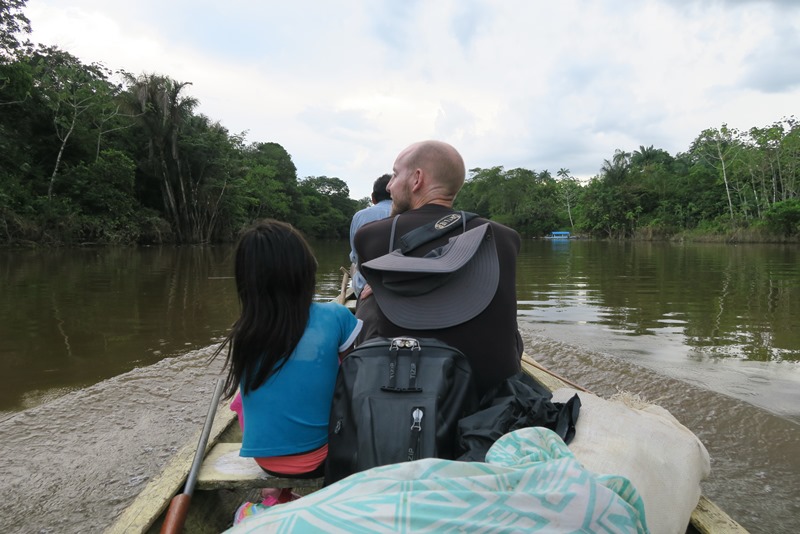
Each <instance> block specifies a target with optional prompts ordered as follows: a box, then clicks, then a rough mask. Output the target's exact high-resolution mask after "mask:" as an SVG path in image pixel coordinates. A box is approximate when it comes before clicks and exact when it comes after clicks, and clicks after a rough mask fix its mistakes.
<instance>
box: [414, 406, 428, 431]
mask: <svg viewBox="0 0 800 534" xmlns="http://www.w3.org/2000/svg"><path fill="white" fill-rule="evenodd" d="M423 415H425V414H424V413H423V411H422V410H421V409H419V408H414V411H413V412H411V417H412V419H413V422H412V423H411V430H422V416H423Z"/></svg>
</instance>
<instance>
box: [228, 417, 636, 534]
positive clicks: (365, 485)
mask: <svg viewBox="0 0 800 534" xmlns="http://www.w3.org/2000/svg"><path fill="white" fill-rule="evenodd" d="M228 532H230V533H235V534H243V533H247V532H280V533H283V532H300V533H306V532H309V533H314V532H320V533H322V532H324V533H337V532H341V533H354V532H376V533H377V532H386V533H394V532H409V533H410V532H414V533H417V532H437V533H438V532H492V533H494V532H603V533H617V532H638V533H643V532H644V533H646V532H648V530H647V526H646V522H645V513H644V505H643V503H642V499H641V498H640V496H639V494H638V492H637V491H636V488H634V487H633V485H632V484H631V483H630V481H628V479H626V478H624V477H620V476H610V475H597V474H594V473H592V472H590V471H587V470H586V469H584V468H583V467H582V466H581V465H580V463H579V462H578V461H577V460H576V459H575V457H574V456H573V455H572V453H571V452H570V450H569V449H568V448H567V446H566V445H565V444H564V442H563V441H562V440H561V438H559V437H558V436H557V435H556V434H555V433H554V432H552V431H550V430H548V429H546V428H524V429H521V430H517V431H515V432H512V433H509V434H506V435H505V436H503V437H502V438H500V439H499V440H497V442H496V443H495V444H494V445H493V446H492V448H491V449H490V450H489V453H488V454H487V456H486V463H479V462H455V461H450V460H438V459H426V460H418V461H415V462H407V463H401V464H393V465H387V466H383V467H376V468H373V469H369V470H368V471H364V472H361V473H356V474H354V475H351V476H349V477H347V478H346V479H344V480H340V481H339V482H337V483H336V484H333V485H331V486H328V487H326V488H323V489H321V490H320V491H317V492H315V493H313V494H311V495H308V496H306V497H303V498H302V499H299V500H297V501H294V502H290V503H287V504H281V505H277V506H275V507H273V508H270V509H269V510H267V511H266V512H263V513H261V514H257V515H254V516H252V517H250V518H248V519H246V520H244V521H242V522H241V523H239V524H238V525H236V526H235V527H233V528H232V529H230V530H228Z"/></svg>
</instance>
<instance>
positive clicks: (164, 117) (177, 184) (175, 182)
mask: <svg viewBox="0 0 800 534" xmlns="http://www.w3.org/2000/svg"><path fill="white" fill-rule="evenodd" d="M126 77H127V80H128V83H130V85H131V87H130V93H129V94H130V96H131V97H132V98H133V104H134V105H135V106H136V107H137V108H138V109H137V113H138V120H139V122H140V124H141V125H142V127H143V129H144V131H145V134H146V136H147V139H148V148H149V149H148V154H149V156H148V160H149V163H150V168H151V171H152V172H153V173H154V175H156V176H158V177H159V179H160V184H161V194H162V199H163V202H164V212H165V214H166V215H167V217H168V219H170V220H171V221H172V223H173V226H174V231H175V233H176V235H177V237H178V240H179V241H184V240H186V239H187V238H188V235H187V234H188V233H191V229H190V226H191V223H190V218H189V202H188V198H187V190H188V184H187V183H186V177H185V176H184V173H183V169H182V167H181V159H180V153H179V144H178V138H179V136H180V133H181V130H182V129H183V127H184V124H185V123H186V122H187V121H188V119H189V118H190V117H191V116H192V111H193V110H194V108H195V107H196V106H197V100H196V99H195V98H193V97H190V96H186V95H184V94H182V93H183V90H184V88H185V87H186V86H188V85H191V84H190V83H189V82H177V81H175V80H173V79H171V78H169V77H167V76H160V75H156V74H143V75H141V76H139V77H138V78H134V77H132V76H130V75H126Z"/></svg>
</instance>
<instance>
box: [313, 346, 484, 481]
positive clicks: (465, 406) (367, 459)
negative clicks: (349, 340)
mask: <svg viewBox="0 0 800 534" xmlns="http://www.w3.org/2000/svg"><path fill="white" fill-rule="evenodd" d="M476 405H477V399H476V394H475V390H474V386H473V383H472V372H471V369H470V366H469V363H468V362H467V359H466V357H465V356H464V354H463V353H461V351H459V350H458V349H455V348H453V347H451V346H449V345H447V344H446V343H443V342H441V341H438V340H436V339H426V338H419V339H415V338H407V337H399V338H394V339H386V338H375V339H371V340H369V341H367V342H365V343H363V344H362V345H359V346H358V347H357V348H356V349H355V350H353V351H352V352H351V353H350V354H348V355H347V357H346V358H345V359H344V360H342V365H341V367H340V368H339V375H338V377H337V379H336V388H335V389H334V394H333V404H332V406H331V418H330V423H329V427H328V459H327V464H326V469H325V483H326V484H331V483H333V482H336V481H337V480H340V479H342V478H344V477H346V476H348V475H351V474H353V473H357V472H359V471H363V470H365V469H369V468H371V467H375V466H379V465H387V464H393V463H398V462H405V461H410V460H418V459H421V458H445V459H454V458H457V457H458V456H459V455H460V451H459V450H457V437H456V433H457V429H458V421H459V419H461V418H462V417H463V416H464V415H469V414H470V413H472V412H473V411H474V410H475V409H476Z"/></svg>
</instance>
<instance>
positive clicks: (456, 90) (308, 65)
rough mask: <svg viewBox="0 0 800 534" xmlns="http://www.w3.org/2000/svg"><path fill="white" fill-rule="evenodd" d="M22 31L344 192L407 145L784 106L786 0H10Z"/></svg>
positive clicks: (637, 132)
mask: <svg viewBox="0 0 800 534" xmlns="http://www.w3.org/2000/svg"><path fill="white" fill-rule="evenodd" d="M24 13H25V14H26V15H27V17H28V18H29V19H30V21H31V25H32V27H33V33H32V35H31V40H33V41H34V42H40V43H43V44H47V45H57V46H59V47H60V48H62V49H64V50H66V51H68V52H70V53H72V54H73V55H75V56H77V57H79V58H80V59H81V60H82V61H84V62H85V63H92V62H98V63H102V64H104V65H105V66H106V67H108V68H110V69H113V70H116V69H124V70H126V71H128V72H131V73H133V74H142V73H157V74H164V75H168V76H170V77H171V78H173V79H175V80H177V81H180V82H191V84H192V85H191V86H189V87H188V88H187V89H188V91H187V94H188V95H190V96H193V97H195V98H197V99H198V100H199V102H200V103H199V106H198V107H197V108H196V112H197V113H202V114H204V115H206V116H208V117H209V118H211V119H212V120H214V121H219V122H220V123H221V124H222V125H223V126H225V127H226V128H227V129H228V130H229V131H230V132H231V133H236V134H238V133H245V134H246V140H247V142H275V143H279V144H280V145H282V146H283V147H284V148H285V149H286V150H287V151H288V152H289V154H290V155H291V156H292V160H293V161H294V164H295V166H296V167H297V172H298V177H299V178H304V177H307V176H323V175H324V176H328V177H337V178H341V179H342V180H344V181H345V182H346V183H347V184H348V187H349V189H350V196H351V197H352V198H355V199H359V198H363V197H366V196H369V194H370V192H371V190H372V182H373V181H374V180H375V178H377V177H378V176H380V175H381V174H383V173H390V172H391V169H392V165H393V163H394V160H395V157H396V156H397V154H398V153H399V152H400V151H401V150H402V149H403V148H405V147H406V146H408V145H409V144H411V143H414V142H416V141H421V140H424V139H439V140H442V141H446V142H448V143H450V144H452V145H453V146H455V147H456V148H457V149H458V150H459V151H460V152H461V154H462V156H463V157H464V160H465V163H466V166H467V168H468V169H471V168H476V167H481V168H488V167H494V166H503V167H504V168H506V169H513V168H517V167H523V168H526V169H531V170H535V171H544V170H549V171H550V172H551V173H552V174H553V175H555V174H556V172H557V171H558V170H559V169H561V168H566V169H569V170H570V171H571V174H572V175H573V176H575V177H576V178H579V179H581V180H587V179H589V178H590V177H592V176H595V175H597V174H598V173H599V171H600V168H601V166H602V164H603V161H604V160H606V159H608V160H610V159H611V158H612V157H613V154H614V151H615V150H617V149H622V150H625V151H627V152H631V151H633V150H636V149H638V148H639V147H640V146H650V145H653V146H654V147H655V148H661V149H664V150H666V151H668V152H669V153H670V154H673V155H675V154H677V153H679V152H685V151H687V150H688V149H689V146H690V145H691V143H692V141H693V140H694V139H696V138H697V137H698V136H699V134H700V133H701V132H702V131H703V130H704V129H706V128H719V127H720V126H722V125H723V124H727V125H728V126H729V127H732V128H738V129H740V130H748V129H750V128H752V127H764V126H768V125H771V124H773V123H775V122H777V121H780V120H781V119H782V118H784V117H789V116H797V115H800V113H798V106H800V0H559V1H553V0H504V1H501V0H427V1H423V0H394V1H389V0H383V1H381V0H372V1H368V0H337V1H336V2H331V1H323V0H318V1H312V0H292V1H291V2H287V1H279V2H278V1H265V0H260V1H258V0H227V1H225V2H221V1H219V0H214V1H207V0H191V1H189V0H137V1H136V2H119V1H109V0H28V4H27V7H26V8H25V9H24Z"/></svg>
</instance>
